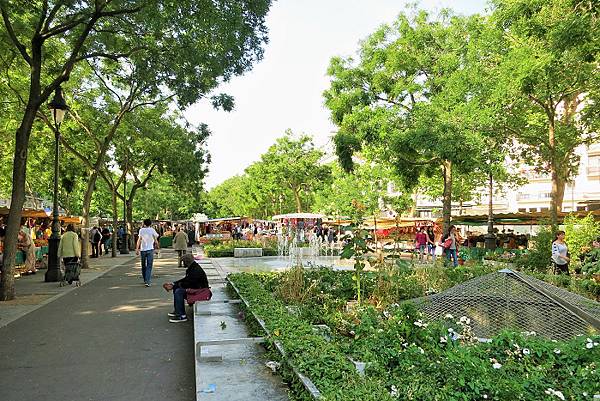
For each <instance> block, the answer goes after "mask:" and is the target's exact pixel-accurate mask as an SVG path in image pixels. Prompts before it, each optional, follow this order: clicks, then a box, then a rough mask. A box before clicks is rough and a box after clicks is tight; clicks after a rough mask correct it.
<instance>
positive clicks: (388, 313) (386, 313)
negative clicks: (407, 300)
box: [383, 310, 390, 319]
mask: <svg viewBox="0 0 600 401" xmlns="http://www.w3.org/2000/svg"><path fill="white" fill-rule="evenodd" d="M383 316H385V318H386V319H389V318H390V312H388V311H386V310H384V311H383Z"/></svg>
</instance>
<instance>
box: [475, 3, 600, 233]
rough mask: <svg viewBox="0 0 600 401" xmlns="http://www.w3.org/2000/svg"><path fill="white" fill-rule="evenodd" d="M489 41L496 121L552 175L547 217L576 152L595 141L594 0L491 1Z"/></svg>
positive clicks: (599, 110)
mask: <svg viewBox="0 0 600 401" xmlns="http://www.w3.org/2000/svg"><path fill="white" fill-rule="evenodd" d="M494 4H495V6H496V10H495V11H494V13H493V15H492V19H491V21H492V23H494V24H495V29H496V32H497V33H498V35H497V36H498V37H496V38H494V40H493V41H490V42H488V44H487V46H486V48H487V49H488V55H487V56H486V58H494V59H497V60H498V63H497V66H496V68H494V70H493V74H494V76H495V82H496V86H495V92H496V96H495V98H492V101H493V102H495V103H497V104H501V105H502V106H503V108H502V110H501V113H500V116H503V117H504V119H503V121H502V126H503V127H504V129H505V130H506V131H508V132H510V134H511V136H512V137H513V138H515V139H516V140H517V141H518V143H519V144H520V146H521V152H520V157H521V159H522V160H523V161H526V162H528V164H531V165H532V166H534V167H536V168H537V169H538V170H539V171H544V172H549V173H550V175H551V177H552V197H551V202H550V213H551V222H552V224H553V225H556V224H557V213H558V211H559V210H560V209H561V208H562V202H563V197H564V191H565V185H566V183H567V182H568V181H569V179H570V178H572V177H573V175H574V174H576V172H577V170H578V165H579V160H578V157H577V156H576V154H575V149H576V148H577V147H578V146H580V145H584V144H590V143H593V142H595V141H597V140H598V139H599V138H600V136H599V132H600V131H598V130H597V128H598V120H599V119H598V115H600V103H599V102H598V100H599V98H598V88H599V86H598V84H599V81H598V75H599V74H598V54H599V53H598V52H599V49H600V47H599V45H598V44H599V39H598V38H599V37H600V36H599V33H600V25H599V23H598V21H599V18H600V9H599V8H598V5H597V2H596V1H593V0H549V1H541V0H497V1H495V2H494Z"/></svg>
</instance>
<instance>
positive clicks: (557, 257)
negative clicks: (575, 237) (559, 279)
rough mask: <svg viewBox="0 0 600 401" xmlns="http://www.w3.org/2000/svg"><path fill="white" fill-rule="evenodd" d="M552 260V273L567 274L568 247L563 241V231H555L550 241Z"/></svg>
mask: <svg viewBox="0 0 600 401" xmlns="http://www.w3.org/2000/svg"><path fill="white" fill-rule="evenodd" d="M552 261H553V262H554V274H569V262H570V261H571V259H570V258H569V248H568V247H567V243H566V242H565V232H564V231H562V230H561V231H557V232H556V236H555V238H554V242H552Z"/></svg>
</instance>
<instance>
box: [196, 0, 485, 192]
mask: <svg viewBox="0 0 600 401" xmlns="http://www.w3.org/2000/svg"><path fill="white" fill-rule="evenodd" d="M407 3H409V2H408V1H398V0H397V1H392V0H278V1H275V2H274V3H273V5H272V8H271V10H270V11H269V14H268V15H267V20H266V24H267V27H268V28H269V43H268V44H267V45H266V46H265V52H264V57H263V59H262V60H261V61H260V62H258V63H256V64H255V65H254V68H253V69H252V70H251V71H249V72H247V73H246V74H244V75H243V76H239V77H234V78H233V79H231V80H230V81H229V82H227V83H225V84H223V85H221V86H220V87H219V88H217V89H216V90H215V93H220V92H225V93H228V94H230V95H232V96H233V97H234V98H235V109H234V110H233V111H232V112H225V111H222V110H214V109H213V108H212V106H211V105H210V103H209V102H208V101H202V102H200V103H197V104H195V105H193V106H191V107H190V108H188V110H186V112H185V116H186V118H187V119H188V121H190V122H191V123H193V124H200V123H206V124H208V126H209V129H210V130H211V132H212V135H211V136H210V137H209V139H208V142H207V145H208V151H209V153H210V154H211V159H212V161H211V164H210V165H209V173H208V175H207V177H206V179H205V187H206V188H207V189H210V188H213V187H215V186H216V185H218V184H220V183H221V182H223V181H225V180H226V179H227V178H229V177H232V176H234V175H236V174H241V173H243V171H244V169H245V168H246V167H248V166H249V165H250V164H252V163H253V162H255V161H257V160H259V159H260V155H261V154H263V153H265V152H266V151H267V149H268V148H269V147H270V146H271V145H273V144H274V143H275V140H276V139H277V138H279V137H281V136H283V135H284V133H285V131H286V130H287V129H291V130H292V131H293V132H294V133H296V134H308V135H311V136H313V137H314V142H315V145H316V146H317V147H319V148H322V149H324V150H328V149H330V148H331V146H330V145H331V136H332V135H333V132H335V129H336V128H335V126H334V125H333V124H332V123H331V121H330V118H329V112H328V110H327V109H326V108H325V106H324V104H323V96H322V94H323V91H324V90H325V89H327V88H328V87H329V78H328V77H327V75H326V72H327V67H328V65H329V60H330V59H331V58H332V57H334V56H342V57H347V56H352V55H354V54H355V52H356V51H357V50H358V48H359V42H360V41H361V40H362V39H365V38H366V37H367V36H369V34H371V33H372V32H374V31H375V29H377V28H378V27H379V26H381V25H382V24H388V23H391V22H393V21H394V19H395V18H396V16H397V15H398V13H400V12H401V11H403V10H405V9H406V4H407ZM486 7H487V1H486V0H471V1H468V0H456V1H451V0H423V1H421V2H419V8H422V9H425V10H429V11H433V12H435V11H439V10H440V9H442V8H451V9H453V10H454V11H455V12H456V13H458V14H464V15H468V14H473V13H483V12H485V9H486Z"/></svg>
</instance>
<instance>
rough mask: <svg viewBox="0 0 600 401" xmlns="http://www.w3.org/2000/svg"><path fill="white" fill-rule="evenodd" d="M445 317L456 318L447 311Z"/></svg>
mask: <svg viewBox="0 0 600 401" xmlns="http://www.w3.org/2000/svg"><path fill="white" fill-rule="evenodd" d="M444 318H446V319H454V316H452V315H451V314H450V313H446V315H445V316H444Z"/></svg>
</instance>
